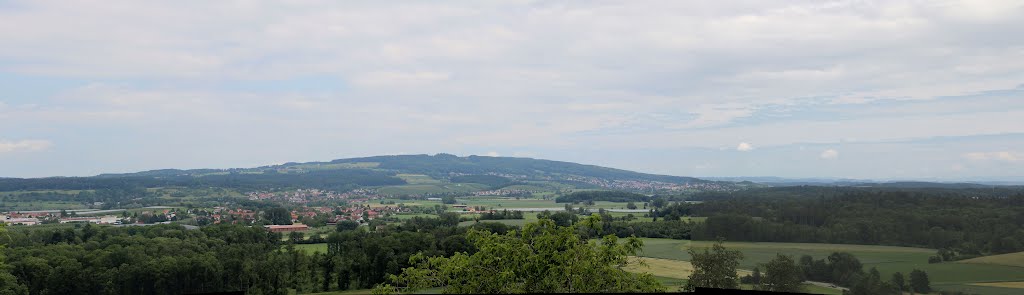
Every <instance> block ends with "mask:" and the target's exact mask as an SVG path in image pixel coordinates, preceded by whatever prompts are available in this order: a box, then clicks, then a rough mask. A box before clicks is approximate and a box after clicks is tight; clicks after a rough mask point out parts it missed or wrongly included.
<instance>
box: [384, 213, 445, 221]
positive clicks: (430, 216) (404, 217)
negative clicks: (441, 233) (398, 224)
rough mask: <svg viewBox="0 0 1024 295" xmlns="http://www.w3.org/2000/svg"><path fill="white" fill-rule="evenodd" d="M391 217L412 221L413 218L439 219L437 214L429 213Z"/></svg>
mask: <svg viewBox="0 0 1024 295" xmlns="http://www.w3.org/2000/svg"><path fill="white" fill-rule="evenodd" d="M391 216H393V217H395V218H398V219H400V220H406V219H412V218H413V217H428V218H436V217H437V215H435V214H427V213H416V214H396V215H391Z"/></svg>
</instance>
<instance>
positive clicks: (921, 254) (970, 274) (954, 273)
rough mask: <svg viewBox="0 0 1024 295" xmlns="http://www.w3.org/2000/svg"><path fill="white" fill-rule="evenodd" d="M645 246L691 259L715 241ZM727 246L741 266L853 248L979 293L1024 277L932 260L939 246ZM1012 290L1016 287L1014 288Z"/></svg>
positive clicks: (1021, 272) (647, 253) (884, 263)
mask: <svg viewBox="0 0 1024 295" xmlns="http://www.w3.org/2000/svg"><path fill="white" fill-rule="evenodd" d="M643 240H644V249H643V252H642V253H640V254H639V255H640V256H643V257H652V258H662V259H673V260H682V261H688V260H690V255H689V254H688V253H686V250H687V249H688V248H689V247H699V248H706V247H709V246H710V245H711V244H712V242H708V241H692V242H691V241H686V240H671V239H643ZM725 246H726V248H729V249H734V250H739V251H741V252H743V255H744V259H743V260H742V261H740V268H742V269H753V267H754V266H756V265H757V264H758V263H764V262H768V261H769V260H771V259H772V258H774V257H775V255H776V253H781V254H785V255H792V256H794V258H795V259H799V257H800V256H801V255H811V256H813V257H814V259H821V258H825V257H826V256H828V255H829V254H831V253H832V252H838V251H842V252H849V253H852V254H853V255H854V256H856V257H857V258H858V259H860V261H861V262H862V263H864V268H865V270H867V269H870V268H872V267H875V268H877V269H878V271H879V272H880V273H881V274H882V277H885V278H888V277H889V276H891V275H892V273H895V272H901V273H903V274H904V275H906V274H908V273H910V271H912V270H914V269H920V270H923V271H925V272H927V273H928V277H929V279H930V280H931V282H932V286H933V287H934V288H937V289H939V290H951V291H952V290H964V291H965V292H967V291H966V290H971V291H970V292H971V293H978V294H993V295H996V294H1019V293H1021V292H1020V290H1019V289H1017V290H1016V292H1009V293H1006V292H1004V291H1008V290H1001V289H1010V288H1004V287H997V286H990V285H985V286H977V285H974V284H976V283H991V282H1013V281H1024V268H1022V267H1014V266H1007V265H993V264H977V263H954V262H948V263H931V264H930V263H928V256H931V255H934V253H935V250H931V249H923V248H908V247H890V246H870V245H839V244H809V243H750V242H726V244H725ZM1010 290H1012V289H1010Z"/></svg>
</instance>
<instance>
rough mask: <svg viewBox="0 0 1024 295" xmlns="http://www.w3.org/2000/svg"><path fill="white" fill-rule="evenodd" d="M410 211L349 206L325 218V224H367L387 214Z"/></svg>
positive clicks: (383, 207) (392, 207) (401, 208)
mask: <svg viewBox="0 0 1024 295" xmlns="http://www.w3.org/2000/svg"><path fill="white" fill-rule="evenodd" d="M409 212H411V209H409V208H406V207H399V206H382V207H370V206H365V205H364V206H349V207H345V208H341V209H340V210H339V212H338V213H341V214H336V215H334V216H332V217H329V218H327V224H336V223H338V222H340V221H345V220H350V221H361V222H367V221H370V220H371V219H375V218H379V217H383V216H385V215H388V214H394V213H409Z"/></svg>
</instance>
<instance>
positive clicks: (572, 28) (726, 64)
mask: <svg viewBox="0 0 1024 295" xmlns="http://www.w3.org/2000/svg"><path fill="white" fill-rule="evenodd" d="M1022 36H1024V2H1022V1H983V0H970V1H941V0H937V1H892V0H887V1H762V0H758V1H599V0H588V1H524V0H510V1H316V0H308V1H189V0H185V1H182V0H178V1H116V0H115V1H16V0H14V1H12V0H0V177H43V176H87V175H96V174H100V173H108V172H109V173H116V172H133V171H142V170H150V169H163V168H179V169H190V168H231V167H255V166H261V165H268V164H279V163H285V162H303V161H327V160H332V159H339V158H348V157H358V156H372V155H388V154H434V153H451V154H456V155H463V156H465V155H490V156H515V157H532V158H543V159H552V160H562V161H571V162H579V163H586V164H596V165H603V166H610V167H616V168H622V169H630V170H636V171H641V172H650V173H660V174H671V175H685V176H698V177H700V176H707V177H710V176H780V177H837V178H858V179H917V180H1018V181H1019V180H1024V37H1022Z"/></svg>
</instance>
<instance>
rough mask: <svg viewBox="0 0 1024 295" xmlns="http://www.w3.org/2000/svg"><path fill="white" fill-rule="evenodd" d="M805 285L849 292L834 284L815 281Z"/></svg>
mask: <svg viewBox="0 0 1024 295" xmlns="http://www.w3.org/2000/svg"><path fill="white" fill-rule="evenodd" d="M804 283H808V284H811V285H815V286H818V287H825V288H832V289H836V290H842V291H846V290H849V289H847V288H843V287H840V286H836V285H835V284H832V283H825V282H814V281H806V282H804Z"/></svg>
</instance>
